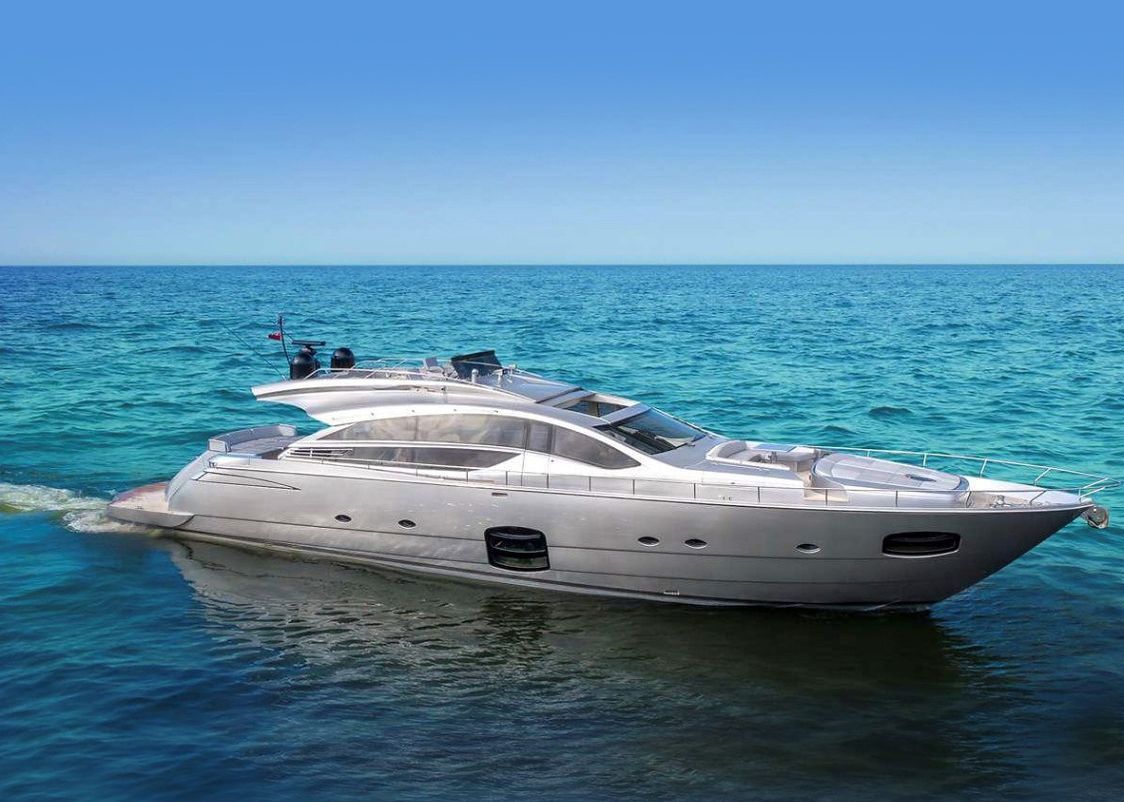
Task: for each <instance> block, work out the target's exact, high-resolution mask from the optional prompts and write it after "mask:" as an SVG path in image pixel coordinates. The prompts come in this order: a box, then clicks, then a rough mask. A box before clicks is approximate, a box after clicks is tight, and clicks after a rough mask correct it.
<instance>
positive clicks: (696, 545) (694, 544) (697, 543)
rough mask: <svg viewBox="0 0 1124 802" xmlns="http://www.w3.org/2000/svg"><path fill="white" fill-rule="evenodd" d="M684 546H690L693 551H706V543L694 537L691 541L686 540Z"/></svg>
mask: <svg viewBox="0 0 1124 802" xmlns="http://www.w3.org/2000/svg"><path fill="white" fill-rule="evenodd" d="M683 545H684V546H690V547H691V548H692V549H705V548H706V541H705V540H699V539H698V538H697V537H693V538H691V539H690V540H684V541H683Z"/></svg>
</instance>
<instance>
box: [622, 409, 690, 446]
mask: <svg viewBox="0 0 1124 802" xmlns="http://www.w3.org/2000/svg"><path fill="white" fill-rule="evenodd" d="M601 431H603V432H604V433H605V434H607V435H609V436H610V437H614V438H616V439H617V440H620V441H621V442H622V443H628V444H629V445H630V446H632V447H633V448H636V449H639V450H640V451H643V452H644V453H646V454H661V453H663V452H664V451H671V450H672V449H673V448H679V446H683V445H686V444H687V443H692V442H694V441H695V440H698V439H699V438H700V437H704V436H705V434H706V433H705V432H703V431H702V430H700V429H696V428H695V427H694V426H689V425H687V424H686V423H683V422H682V421H678V420H676V419H675V418H673V417H671V416H670V415H665V414H663V413H662V412H660V411H659V410H657V409H649V410H648V411H647V412H642V413H640V414H639V415H636V416H635V417H632V418H629V419H628V420H625V421H621V422H620V423H615V424H613V425H612V426H606V427H604V428H602V429H601Z"/></svg>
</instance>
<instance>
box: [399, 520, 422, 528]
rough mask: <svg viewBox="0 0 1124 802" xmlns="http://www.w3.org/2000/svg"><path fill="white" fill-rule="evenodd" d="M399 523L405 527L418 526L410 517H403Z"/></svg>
mask: <svg viewBox="0 0 1124 802" xmlns="http://www.w3.org/2000/svg"><path fill="white" fill-rule="evenodd" d="M398 525H399V526H400V527H402V528H403V529H413V528H414V527H415V526H417V524H416V523H414V522H413V521H411V520H410V519H409V518H403V519H402V520H401V521H399V522H398Z"/></svg>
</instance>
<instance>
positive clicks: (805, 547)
mask: <svg viewBox="0 0 1124 802" xmlns="http://www.w3.org/2000/svg"><path fill="white" fill-rule="evenodd" d="M796 550H797V551H799V552H801V553H803V554H815V553H816V552H818V551H819V550H820V547H819V546H817V545H816V544H815V543H801V544H800V545H799V546H797V547H796Z"/></svg>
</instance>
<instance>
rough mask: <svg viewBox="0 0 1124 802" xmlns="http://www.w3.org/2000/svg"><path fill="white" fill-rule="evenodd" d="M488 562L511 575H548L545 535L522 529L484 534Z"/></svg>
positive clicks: (506, 528)
mask: <svg viewBox="0 0 1124 802" xmlns="http://www.w3.org/2000/svg"><path fill="white" fill-rule="evenodd" d="M484 543H485V544H487V546H488V562H490V563H491V564H492V565H494V566H495V567H496V568H506V569H507V570H509V571H545V570H546V569H548V568H550V557H549V555H548V554H547V550H546V535H544V534H543V533H542V532H540V531H538V530H537V529H527V528H525V527H522V526H496V527H493V528H491V529H486V530H485V531H484Z"/></svg>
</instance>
